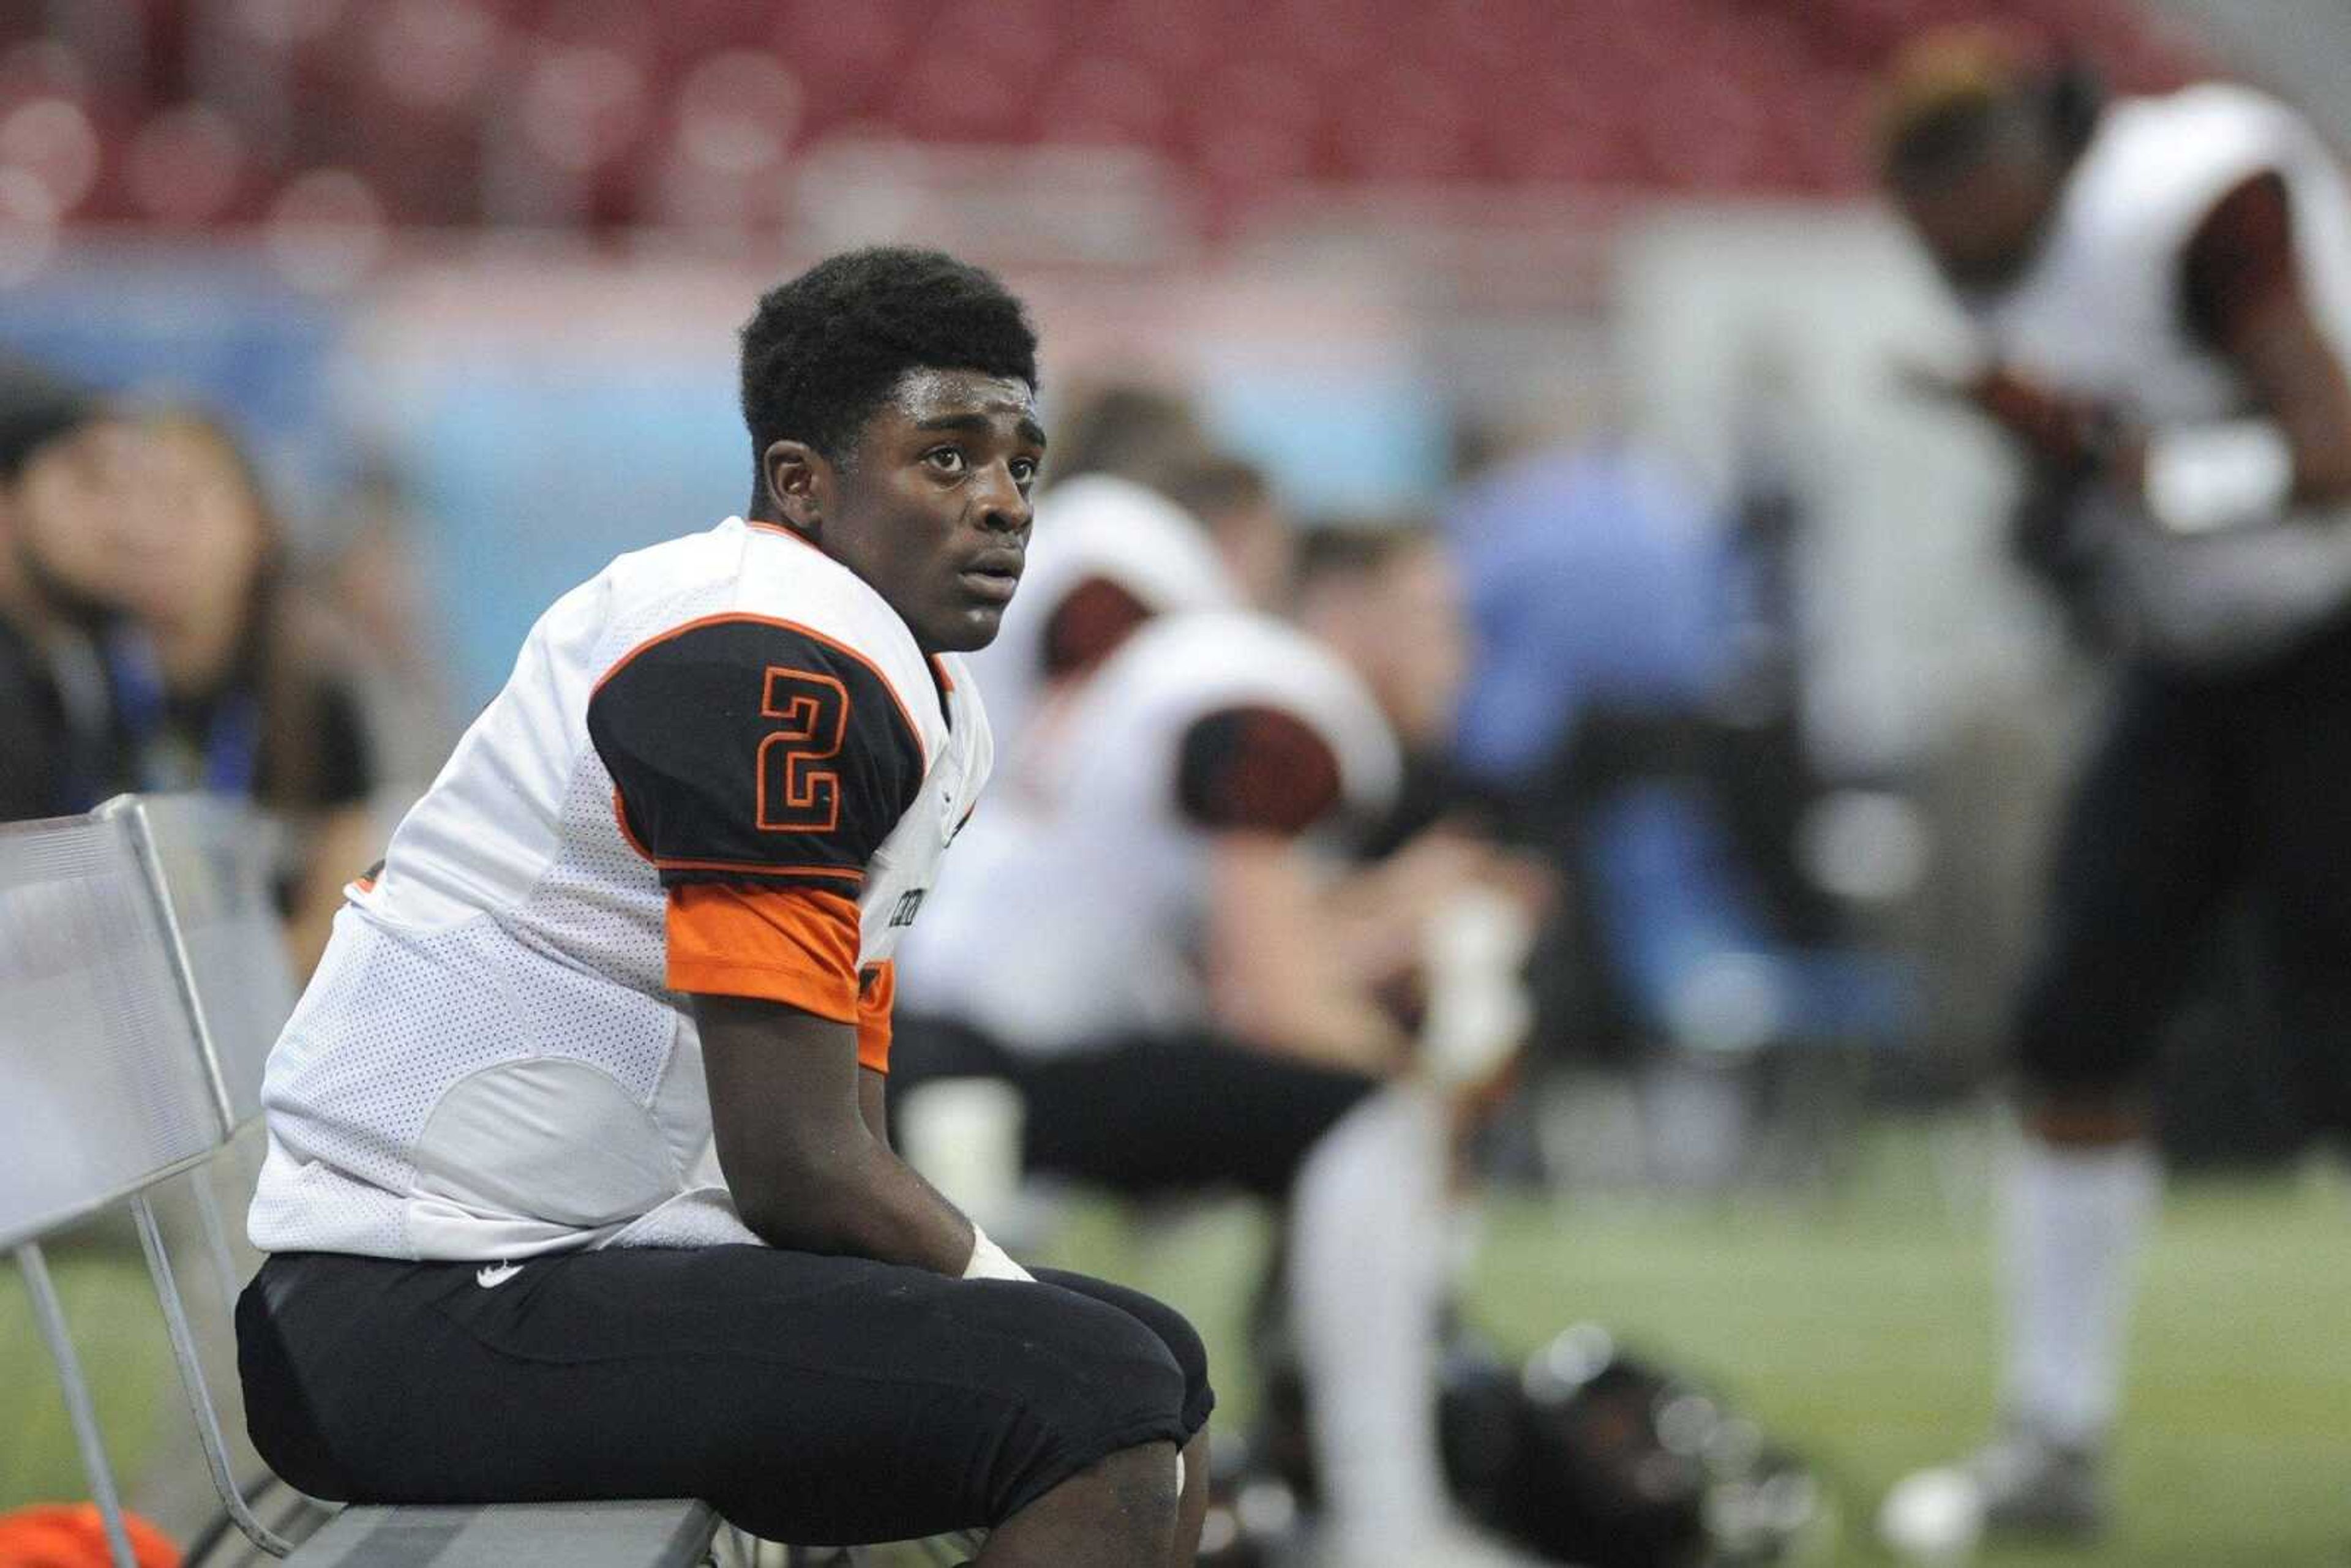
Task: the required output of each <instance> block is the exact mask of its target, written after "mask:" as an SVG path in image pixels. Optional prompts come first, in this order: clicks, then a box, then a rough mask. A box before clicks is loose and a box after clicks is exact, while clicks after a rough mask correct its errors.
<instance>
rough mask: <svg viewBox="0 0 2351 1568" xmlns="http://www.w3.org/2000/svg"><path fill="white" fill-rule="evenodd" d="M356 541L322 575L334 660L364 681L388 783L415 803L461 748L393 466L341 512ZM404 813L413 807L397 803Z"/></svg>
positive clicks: (362, 484)
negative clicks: (336, 655) (454, 749)
mask: <svg viewBox="0 0 2351 1568" xmlns="http://www.w3.org/2000/svg"><path fill="white" fill-rule="evenodd" d="M341 509H342V513H343V517H344V520H345V521H346V523H347V524H348V526H349V528H350V532H349V533H348V534H347V535H346V536H345V537H344V538H342V539H341V541H340V543H339V545H338V546H337V547H336V548H335V549H334V550H333V552H332V553H331V555H330V556H329V558H328V559H327V560H326V561H325V562H324V563H322V565H321V566H320V568H319V571H318V573H317V579H316V580H317V584H318V591H319V598H320V599H321V601H323V602H324V605H325V607H326V608H327V609H328V610H329V612H331V614H330V620H331V623H332V624H331V627H330V630H331V631H332V632H334V633H335V635H336V643H337V647H336V652H337V653H339V654H340V655H341V656H342V659H343V664H344V667H345V668H346V669H347V670H348V671H349V672H350V674H351V675H352V678H353V679H354V680H355V682H356V685H357V690H358V694H359V696H360V702H361V705H362V706H363V707H364V709H365V711H366V717H367V726H366V727H367V733H368V735H369V736H370V737H371V739H373V740H374V741H375V743H376V750H377V754H378V758H379V762H378V767H377V770H376V771H377V773H378V775H379V776H380V778H381V780H382V782H383V784H384V785H385V786H386V787H388V788H390V789H393V790H396V791H399V792H400V793H402V795H404V796H405V797H407V798H409V799H413V797H414V796H415V795H417V794H421V793H422V792H423V789H424V786H425V785H427V784H429V783H431V782H432V780H433V778H434V775H435V774H437V773H439V772H440V771H441V765H442V764H443V763H444V762H445V761H447V760H448V758H449V748H450V747H451V745H452V744H454V742H455V739H456V727H455V725H454V723H453V722H452V719H451V713H450V706H449V694H448V691H447V688H446V685H445V684H444V682H445V672H444V670H443V668H442V664H441V660H440V657H439V654H438V652H437V650H436V648H435V645H434V633H435V632H436V631H437V630H438V628H437V627H436V625H435V624H434V616H433V612H432V610H431V608H430V606H429V605H428V604H427V602H426V591H425V586H424V568H423V562H422V561H420V560H419V559H418V556H417V538H416V532H417V528H416V518H415V516H414V512H413V505H412V502H411V499H410V497H409V494H408V490H407V487H406V486H405V485H404V484H403V482H402V477H401V476H400V474H399V472H398V471H397V470H396V469H394V468H393V467H392V465H390V464H389V463H388V462H384V461H374V462H371V463H368V464H366V465H363V466H362V467H361V469H360V475H359V478H358V481H357V483H356V484H354V485H353V486H352V487H351V490H350V494H349V495H348V496H346V497H344V500H343V504H342V508H341ZM397 804H398V805H399V806H400V807H401V808H402V809H403V810H404V809H405V807H406V805H407V804H408V800H407V799H402V800H400V801H398V802H397Z"/></svg>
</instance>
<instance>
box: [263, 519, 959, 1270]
mask: <svg viewBox="0 0 2351 1568" xmlns="http://www.w3.org/2000/svg"><path fill="white" fill-rule="evenodd" d="M989 758H990V744H989V739H988V730H987V716H986V715H985V714H984V712H983V711H982V709H981V707H980V705H979V702H978V699H977V694H976V692H975V690H974V687H973V685H972V683H971V681H970V680H969V679H968V676H967V671H966V670H965V669H964V667H963V665H962V664H961V662H960V661H959V660H958V659H956V658H954V657H944V658H925V656H924V654H923V653H922V652H921V650H920V649H919V648H918V647H917V646H916V645H915V642H914V635H913V633H912V632H910V631H909V630H908V628H907V627H906V625H905V623H904V622H903V621H901V620H900V619H899V618H898V616H897V614H896V613H895V612H893V610H892V609H891V608H890V606H889V605H888V604H887V603H886V602H885V601H883V599H882V597H881V596H880V595H879V594H877V593H876V592H874V591H873V590H872V588H870V587H869V586H867V584H866V583H865V582H864V581H863V580H861V579H859V578H858V577H857V576H856V575H855V574H854V573H852V572H851V571H850V570H848V569H846V568H845V567H843V566H841V564H840V563H839V562H837V561H835V560H833V559H831V557H829V556H827V555H825V554H823V553H822V552H820V551H819V550H818V549H814V548H813V547H812V546H810V545H809V544H807V543H806V542H805V541H803V540H801V539H800V538H799V537H798V536H797V535H794V534H792V533H790V532H789V531H788V530H786V529H783V528H776V527H773V526H772V525H767V524H759V523H746V522H744V521H742V520H741V519H739V518H729V519H728V520H727V521H726V522H724V523H722V524H720V525H719V526H718V527H717V528H713V529H711V530H710V531H709V532H707V533H702V534H695V535H691V536H689V537H687V538H680V539H674V540H672V541H670V542H669V543H666V544H662V545H656V546H654V547H653V548H652V549H645V550H641V551H638V552H636V553H634V554H632V555H625V556H622V557H621V558H620V559H617V560H615V561H614V562H613V563H612V564H611V566H609V567H607V568H606V569H605V570H603V571H602V572H601V573H600V574H599V575H598V576H597V577H596V578H594V579H593V580H590V581H589V582H587V583H585V584H583V585H581V586H580V587H579V588H577V589H574V590H573V591H571V592H569V593H567V594H565V595H564V596H563V597H562V598H561V599H560V600H559V601H556V603H555V605H554V606H553V607H552V608H551V609H549V611H548V612H547V613H546V614H545V615H543V616H542V617H541V618H540V619H539V622H538V624H537V625H536V626H535V627H533V628H532V629H531V632H530V634H529V636H528V639H527V640H526V641H525V643H524V644H523V648H522V653H521V656H520V657H519V658H518V659H517V662H516V664H515V670H514V674H513V675H512V676H511V677H510V678H509V679H508V680H507V685H506V687H505V689H504V690H502V691H501V692H499V694H498V695H497V696H496V698H495V699H494V700H493V701H492V702H491V703H490V705H489V706H488V707H487V708H486V709H485V710H484V711H483V713H482V715H481V716H480V717H479V718H478V719H476V720H475V722H474V724H473V726H472V727H470V728H469V729H467V730H466V732H465V737H464V738H462V739H461V740H460V741H459V742H458V744H457V747H456V749H455V753H454V754H453V755H452V756H451V758H450V759H449V762H448V764H447V766H446V767H444V768H443V769H442V771H441V775H440V777H439V778H438V779H435V780H434V784H433V787H432V789H431V790H430V791H429V792H427V794H426V795H425V796H424V798H423V800H421V801H420V802H419V803H418V804H417V806H416V807H415V809H414V810H412V811H410V813H409V814H408V816H407V818H406V819H405V820H404V821H402V823H401V824H400V827H399V829H398V831H396V832H395V833H394V834H393V836H392V842H391V845H390V849H389V852H388V853H387V855H386V858H385V862H384V864H383V866H382V868H381V871H380V872H379V873H377V874H375V875H373V876H372V877H371V878H367V879H363V880H362V881H361V882H360V883H355V884H354V885H353V887H352V889H351V892H350V903H349V904H348V905H347V906H346V907H345V908H344V909H343V910H342V911H341V912H340V914H339V915H337V917H336V922H335V931H334V936H333V940H332V941H331V942H330V943H329V946H328V949H327V954H326V956H325V958H324V960H323V961H322V962H321V963H320V965H319V971H318V974H317V975H316V976H315V977H313V978H312V980H311V982H310V985H309V988H308V990H307V991H306V992H305V993H304V995H303V998H302V1000H301V1002H300V1004H299V1006H298V1008H297V1009H295V1012H294V1015H293V1017H292V1019H290V1020H289V1021H288V1022H287V1026H286V1030H285V1032H284V1034H283V1035H282V1036H281V1038H280V1039H279V1040H278V1042H277V1048H276V1050H275V1051H273V1052H272V1053H271V1056H270V1059H269V1065H268V1070H267V1074H266V1082H265V1084H264V1088H263V1092H262V1100H263V1103H264V1105H265V1107H266V1111H267V1120H268V1129H269V1151H268V1157H267V1161H266V1166H265V1168H264V1170H263V1173H262V1177H261V1184H260V1188H259V1191H258V1192H257V1194H256V1197H255V1199H254V1204H253V1208H252V1214H251V1220H250V1229H251V1234H252V1238H253V1242H254V1245H255V1246H256V1247H258V1248H261V1249H264V1250H266V1251H286V1250H294V1249H322V1250H329V1251H339V1252H354V1253H360V1254H367V1255H372V1256H377V1257H386V1258H407V1259H436V1260H470V1259H480V1260H490V1259H508V1258H520V1257H526V1256H529V1255H532V1254H535V1253H540V1252H547V1251H552V1250H557V1249H566V1248H577V1247H583V1246H605V1245H623V1246H627V1245H641V1246H690V1245H700V1244H710V1243H718V1242H748V1241H753V1240H755V1239H756V1238H755V1237H754V1236H753V1235H752V1233H751V1232H750V1231H749V1229H748V1228H746V1227H745V1226H744V1225H743V1223H742V1221H741V1220H740V1219H739V1218H737V1214H736V1211H735V1207H734V1205H733V1203H732V1201H731V1199H730V1198H729V1197H728V1194H727V1191H726V1184H725V1181H724V1179H723V1178H722V1176H720V1174H719V1171H718V1166H717V1161H716V1155H715V1154H714V1152H713V1147H712V1141H711V1124H710V1108H709V1103H708V1101H707V1098H706V1093H705V1086H704V1081H703V1071H702V1059H701V1049H700V1043H699V1040H698V1039H697V1037H696V1034H695V1024H694V1018H693V1013H692V1009H690V1007H689V1006H688V1005H687V995H688V993H710V994H719V995H733V996H747V997H760V998H770V999H774V1000H779V1001H786V1002H789V1003H791V1004H793V1005H795V1006H798V1007H801V1008H804V1009H808V1010H810V1011H811V1012H815V1013H818V1014H820V1016H824V1017H828V1018H831V1019H838V1020H839V1021H841V1022H843V1023H849V1024H853V1025H855V1026H856V1028H857V1030H858V1037H859V1055H860V1059H861V1061H864V1062H865V1063H866V1064H867V1065H869V1066H873V1067H877V1068H885V1067H886V1061H887V1051H888V1035H889V1014H890V1005H891V998H892V992H893V964H892V956H893V949H894V947H895V946H896V943H897V940H898V937H899V936H900V934H901V932H902V931H903V930H904V927H905V926H906V925H907V924H908V923H909V922H910V921H911V920H912V919H913V917H914V911H915V910H916V909H917V908H918V907H919V906H920V905H921V904H922V902H923V898H924V895H925V890H926V889H927V888H928V886H929V885H930V883H931V879H932V875H933V873H934V871H935V867H936V865H937V863H938V861H939V857H940V855H941V853H942V852H943V851H944V850H945V849H946V844H947V841H949V840H950V839H951V838H952V837H954V835H955V832H956V829H957V827H958V826H960V825H961V823H962V822H963V821H964V819H965V818H966V817H967V815H968V814H969V812H970V810H971V803H972V800H973V798H974V797H975V796H976V795H977V793H978V791H979V789H980V787H981V785H982V784H983V782H984V781H985V779H986V778H987V770H988V764H989Z"/></svg>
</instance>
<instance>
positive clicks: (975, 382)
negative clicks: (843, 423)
mask: <svg viewBox="0 0 2351 1568" xmlns="http://www.w3.org/2000/svg"><path fill="white" fill-rule="evenodd" d="M889 406H890V407H891V408H893V409H895V410H896V411H897V412H898V413H902V414H904V415H905V416H906V418H907V419H908V420H910V421H914V422H915V423H920V422H922V421H924V420H931V419H939V418H944V417H947V416H951V415H955V414H973V413H977V414H984V415H996V414H1009V415H1011V416H1012V417H1014V418H1016V419H1025V420H1029V421H1031V422H1034V421H1035V419H1036V417H1037V392H1036V389H1035V388H1034V387H1031V386H1030V385H1029V383H1028V382H1024V381H1022V380H1020V379H1019V377H1017V376H991V375H987V374H986V373H984V372H982V371H950V370H939V369H935V368H933V367H929V366H921V367H917V368H916V369H914V370H911V371H907V372H906V373H905V374H904V375H903V376H900V377H899V378H898V384H897V385H896V386H895V387H893V388H892V389H891V392H890V400H889Z"/></svg>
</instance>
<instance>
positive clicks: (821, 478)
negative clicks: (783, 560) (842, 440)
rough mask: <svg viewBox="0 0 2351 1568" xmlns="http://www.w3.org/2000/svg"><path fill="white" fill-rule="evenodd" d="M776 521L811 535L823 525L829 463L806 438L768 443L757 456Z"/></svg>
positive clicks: (829, 476) (828, 486)
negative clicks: (765, 479) (764, 474)
mask: <svg viewBox="0 0 2351 1568" xmlns="http://www.w3.org/2000/svg"><path fill="white" fill-rule="evenodd" d="M759 463H760V466H761V468H762V470H763V471H764V472H765V473H766V475H767V479H768V499H769V500H770V501H771V502H772V503H773V504H774V506H775V508H776V520H777V521H778V522H780V523H782V524H783V525H784V526H785V527H786V528H791V529H793V530H795V531H796V532H799V533H803V534H806V535H808V536H809V537H810V538H815V537H816V535H817V530H818V529H819V528H821V527H822V526H823V524H824V504H825V501H826V499H827V492H828V491H829V490H830V489H831V476H832V465H831V464H830V463H827V462H826V461H825V460H824V457H823V455H821V454H820V453H819V452H818V451H817V450H816V448H815V447H813V446H810V444H808V443H807V442H805V441H776V442H770V443H769V444H768V450H767V451H765V452H763V453H761V454H760V455H759Z"/></svg>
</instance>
